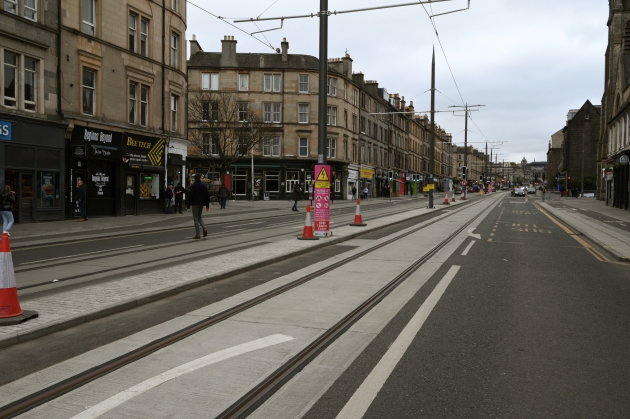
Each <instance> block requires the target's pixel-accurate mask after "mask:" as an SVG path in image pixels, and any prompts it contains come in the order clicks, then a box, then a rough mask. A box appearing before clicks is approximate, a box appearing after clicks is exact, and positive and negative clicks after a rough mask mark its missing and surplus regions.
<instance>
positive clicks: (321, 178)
mask: <svg viewBox="0 0 630 419" xmlns="http://www.w3.org/2000/svg"><path fill="white" fill-rule="evenodd" d="M330 179H331V170H330V166H328V165H320V164H318V165H315V200H316V201H320V202H317V204H316V205H315V215H314V227H315V228H314V232H313V234H314V235H315V236H320V237H321V236H327V235H328V233H330V205H328V204H327V202H328V201H330ZM321 201H323V202H324V203H325V204H324V205H322V202H321Z"/></svg>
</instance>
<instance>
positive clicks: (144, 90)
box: [140, 85, 149, 127]
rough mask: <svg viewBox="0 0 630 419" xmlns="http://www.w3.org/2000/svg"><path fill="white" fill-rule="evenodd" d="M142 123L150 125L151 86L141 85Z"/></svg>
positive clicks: (144, 125)
mask: <svg viewBox="0 0 630 419" xmlns="http://www.w3.org/2000/svg"><path fill="white" fill-rule="evenodd" d="M140 125H142V126H143V127H146V126H147V125H149V87H148V86H145V85H142V87H140Z"/></svg>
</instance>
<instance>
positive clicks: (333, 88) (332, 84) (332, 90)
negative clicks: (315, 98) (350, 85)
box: [328, 77, 337, 96]
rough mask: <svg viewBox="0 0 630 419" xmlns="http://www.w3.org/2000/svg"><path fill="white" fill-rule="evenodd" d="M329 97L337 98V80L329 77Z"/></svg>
mask: <svg viewBox="0 0 630 419" xmlns="http://www.w3.org/2000/svg"><path fill="white" fill-rule="evenodd" d="M328 95H330V96H337V79H336V78H335V77H328Z"/></svg>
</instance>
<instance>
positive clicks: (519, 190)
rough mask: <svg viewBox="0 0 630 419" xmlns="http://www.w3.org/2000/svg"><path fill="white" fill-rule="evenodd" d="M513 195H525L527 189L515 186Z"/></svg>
mask: <svg viewBox="0 0 630 419" xmlns="http://www.w3.org/2000/svg"><path fill="white" fill-rule="evenodd" d="M512 196H525V189H524V188H523V187H522V186H515V187H514V189H512Z"/></svg>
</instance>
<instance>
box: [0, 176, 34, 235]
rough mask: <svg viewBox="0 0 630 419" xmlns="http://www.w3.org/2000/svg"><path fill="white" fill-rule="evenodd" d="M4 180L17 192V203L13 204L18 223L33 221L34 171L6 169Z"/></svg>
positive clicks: (14, 216) (14, 215)
mask: <svg viewBox="0 0 630 419" xmlns="http://www.w3.org/2000/svg"><path fill="white" fill-rule="evenodd" d="M4 182H5V183H6V184H7V185H9V186H11V190H12V191H14V192H15V194H16V197H17V203H16V204H15V205H13V218H14V219H15V222H16V223H28V222H33V221H34V218H33V173H29V172H18V171H12V170H9V171H6V172H5V173H4Z"/></svg>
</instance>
